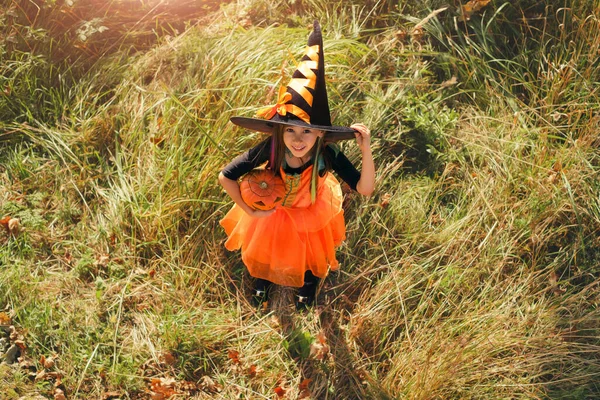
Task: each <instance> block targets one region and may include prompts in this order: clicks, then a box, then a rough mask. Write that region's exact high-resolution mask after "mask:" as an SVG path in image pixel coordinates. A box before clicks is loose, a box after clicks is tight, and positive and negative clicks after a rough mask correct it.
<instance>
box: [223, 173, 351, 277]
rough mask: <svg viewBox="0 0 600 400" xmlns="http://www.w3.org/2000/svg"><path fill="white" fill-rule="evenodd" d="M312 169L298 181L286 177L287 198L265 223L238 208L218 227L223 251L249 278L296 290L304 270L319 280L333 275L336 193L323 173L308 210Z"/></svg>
mask: <svg viewBox="0 0 600 400" xmlns="http://www.w3.org/2000/svg"><path fill="white" fill-rule="evenodd" d="M311 171H312V167H309V168H308V169H306V170H305V171H304V172H303V173H302V174H301V175H299V176H286V175H285V173H283V172H282V175H283V178H284V182H285V184H286V191H287V196H286V198H285V199H284V201H283V204H282V205H281V206H278V207H277V208H276V209H275V212H274V213H273V214H271V215H270V216H268V217H266V218H254V217H251V216H249V215H248V214H246V213H245V212H244V211H243V210H242V209H241V208H240V207H238V206H237V205H234V206H233V208H232V209H231V210H230V211H229V212H228V213H227V214H226V215H225V217H224V218H223V219H222V220H221V221H220V224H221V226H223V228H224V229H225V232H226V233H227V236H228V239H227V241H226V242H225V247H226V248H227V249H228V250H237V249H241V253H242V261H243V262H244V264H245V265H246V267H247V268H248V271H249V272H250V275H252V276H253V277H256V278H262V279H266V280H269V281H271V282H273V283H276V284H278V285H284V286H295V287H300V286H302V285H303V284H304V273H305V272H306V271H308V270H310V271H311V272H312V273H313V274H314V275H315V276H317V277H320V278H324V277H325V276H326V275H327V272H328V270H329V269H331V270H336V269H338V261H337V260H336V257H335V249H336V247H338V246H339V245H340V244H341V243H342V241H343V240H344V239H345V238H346V225H345V222H344V211H343V209H342V200H343V196H342V190H341V188H340V184H339V182H338V181H337V179H336V178H335V177H334V176H333V175H332V174H331V173H327V174H326V175H325V176H324V177H321V178H319V184H318V187H317V196H316V201H315V203H314V204H312V203H311V199H310V174H311Z"/></svg>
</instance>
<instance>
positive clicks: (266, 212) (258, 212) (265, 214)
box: [248, 208, 275, 218]
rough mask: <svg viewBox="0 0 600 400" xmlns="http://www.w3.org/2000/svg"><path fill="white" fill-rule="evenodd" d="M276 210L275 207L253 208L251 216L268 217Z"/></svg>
mask: <svg viewBox="0 0 600 400" xmlns="http://www.w3.org/2000/svg"><path fill="white" fill-rule="evenodd" d="M274 212H275V209H274V208H273V209H272V210H252V213H251V214H248V215H250V216H251V217H254V218H266V217H268V216H270V215H271V214H273V213H274Z"/></svg>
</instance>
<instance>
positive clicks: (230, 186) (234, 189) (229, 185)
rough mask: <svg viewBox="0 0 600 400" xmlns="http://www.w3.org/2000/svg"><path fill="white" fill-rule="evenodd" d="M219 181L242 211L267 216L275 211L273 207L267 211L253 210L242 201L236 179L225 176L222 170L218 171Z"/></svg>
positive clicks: (257, 216) (258, 216)
mask: <svg viewBox="0 0 600 400" xmlns="http://www.w3.org/2000/svg"><path fill="white" fill-rule="evenodd" d="M219 183H220V184H221V186H223V189H225V191H226V192H227V194H228V195H229V197H231V199H232V200H233V201H234V202H235V204H237V205H238V207H240V208H241V209H242V210H244V212H245V213H246V214H248V215H250V216H251V217H255V218H262V217H268V216H269V215H271V214H273V213H274V212H275V209H273V210H268V211H263V210H255V209H253V208H252V207H250V206H249V205H248V204H246V203H244V200H242V194H241V192H240V185H239V184H238V183H237V181H234V180H233V179H229V178H227V177H226V176H225V175H223V173H222V172H221V173H219Z"/></svg>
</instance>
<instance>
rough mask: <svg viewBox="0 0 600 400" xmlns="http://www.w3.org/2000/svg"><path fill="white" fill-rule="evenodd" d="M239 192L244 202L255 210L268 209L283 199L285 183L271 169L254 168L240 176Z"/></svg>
mask: <svg viewBox="0 0 600 400" xmlns="http://www.w3.org/2000/svg"><path fill="white" fill-rule="evenodd" d="M240 192H241V194H242V200H244V203H246V204H248V205H249V206H250V207H252V208H254V209H255V210H270V209H272V208H274V207H275V206H276V205H277V204H279V203H281V200H283V197H284V195H285V184H284V183H283V180H282V179H281V177H280V176H279V175H276V174H274V173H273V171H271V170H269V169H255V170H253V171H250V172H248V173H247V174H246V175H244V177H243V178H242V180H241V182H240Z"/></svg>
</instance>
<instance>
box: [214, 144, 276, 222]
mask: <svg viewBox="0 0 600 400" xmlns="http://www.w3.org/2000/svg"><path fill="white" fill-rule="evenodd" d="M270 143H271V139H270V138H267V139H265V140H263V141H262V142H261V143H259V144H258V145H257V146H255V147H253V148H251V149H250V150H248V151H246V152H245V153H244V154H241V155H239V156H237V157H236V158H235V159H233V161H231V162H230V163H229V164H228V165H227V166H226V167H225V168H224V169H223V170H222V171H221V172H220V173H219V183H220V184H221V186H223V189H225V191H226V192H227V194H228V195H229V197H231V199H232V200H233V201H234V202H235V204H237V205H238V206H239V207H240V208H241V209H242V210H244V212H245V213H246V214H248V215H250V216H253V217H257V218H260V217H266V216H269V215H271V214H272V213H273V211H259V210H255V209H253V208H252V207H250V206H249V205H247V204H246V203H244V200H243V199H242V194H241V192H240V186H239V184H238V179H239V178H240V177H242V176H243V175H244V174H246V173H247V172H249V171H251V170H252V169H254V168H256V167H258V166H259V165H261V164H262V163H264V162H265V161H267V159H268V155H269V150H270V148H271V147H270Z"/></svg>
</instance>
